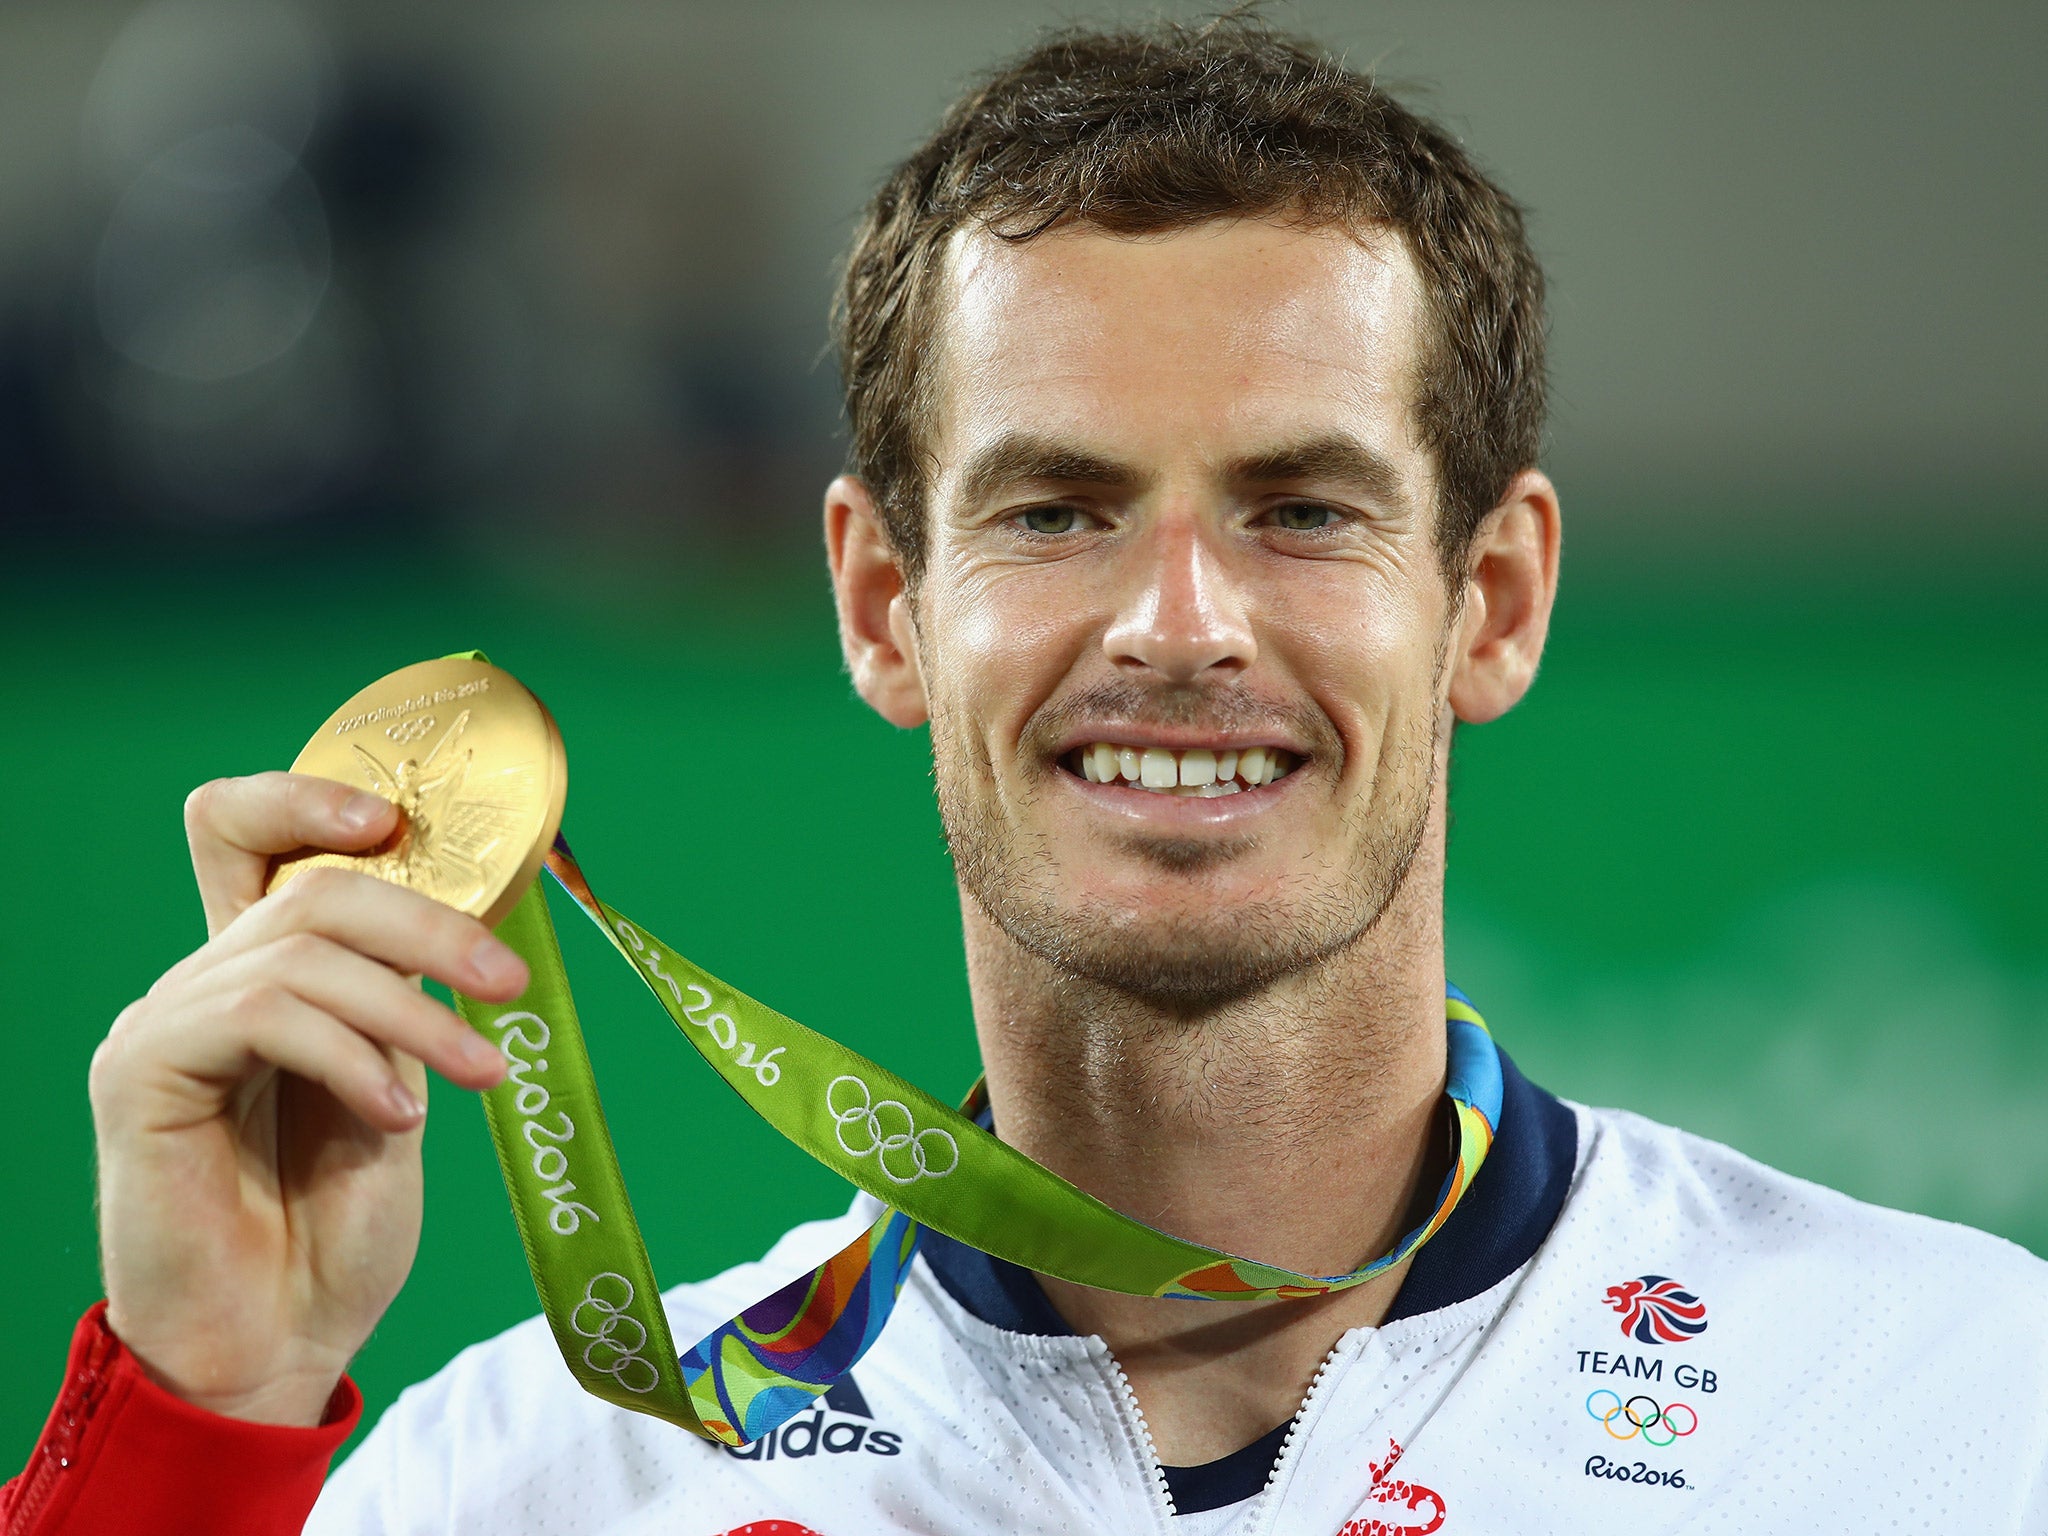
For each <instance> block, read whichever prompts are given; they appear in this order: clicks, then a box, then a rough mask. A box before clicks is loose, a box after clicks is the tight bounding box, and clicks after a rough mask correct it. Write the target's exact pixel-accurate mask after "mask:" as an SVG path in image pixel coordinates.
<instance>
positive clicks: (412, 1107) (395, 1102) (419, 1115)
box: [384, 1083, 427, 1125]
mask: <svg viewBox="0 0 2048 1536" xmlns="http://www.w3.org/2000/svg"><path fill="white" fill-rule="evenodd" d="M384 1102H385V1103H387V1104H389V1105H390V1106H391V1107H392V1109H393V1110H395V1111H396V1112H397V1114H398V1118H399V1120H400V1121H401V1122H403V1123H404V1124H406V1125H417V1124H418V1123H419V1122H420V1121H421V1120H423V1119H425V1118H426V1114H427V1106H426V1105H424V1104H422V1103H421V1102H420V1101H419V1098H418V1097H417V1096H416V1095H415V1094H414V1093H413V1091H412V1090H411V1089H410V1088H408V1087H406V1086H405V1084H403V1083H393V1084H392V1085H391V1086H390V1087H389V1088H388V1089H386V1090H385V1092H384Z"/></svg>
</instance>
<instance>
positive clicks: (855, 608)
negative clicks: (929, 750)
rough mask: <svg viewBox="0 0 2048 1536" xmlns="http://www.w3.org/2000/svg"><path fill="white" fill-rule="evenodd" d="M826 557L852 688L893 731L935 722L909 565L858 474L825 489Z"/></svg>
mask: <svg viewBox="0 0 2048 1536" xmlns="http://www.w3.org/2000/svg"><path fill="white" fill-rule="evenodd" d="M825 557H826V559H827V561H828V562H829V563H830V564H831V567H832V596H833V599H834V600H835V601H836V602H837V604H838V607H839V648H840V650H841V651H842V652H844V653H845V656H846V670H847V671H848V672H850V673H852V674H853V686H854V688H855V690H856V691H857V692H858V693H859V694H860V696H861V697H862V698H864V699H866V700H867V701H868V704H869V705H870V707H872V708H873V709H874V711H875V713H876V714H878V715H880V716H881V717H882V718H883V719H884V720H886V721H888V722H889V723H890V724H891V725H896V726H903V727H906V728H907V727H909V726H913V725H922V724H923V723H924V722H925V720H926V719H927V718H929V716H930V713H931V712H930V710H929V709H927V708H926V705H925V697H924V677H923V675H922V674H921V673H920V672H919V671H918V666H917V634H916V631H915V629H914V628H913V627H912V624H911V613H910V594H909V591H908V589H907V587H906V586H905V584H904V579H903V562H902V561H901V560H900V559H899V558H898V557H897V554H896V547H895V545H894V544H892V543H891V542H890V540H889V531H888V529H887V528H886V527H885V526H884V525H883V522H882V515H881V513H879V512H878V511H876V510H875V503H874V498H873V497H871V496H870V495H869V494H868V488H867V487H866V486H865V485H863V484H861V482H860V481H858V480H856V479H854V478H853V476H851V475H841V476H840V477H839V478H838V479H836V480H834V481H833V482H832V483H831V484H830V485H828V486H826V487H825Z"/></svg>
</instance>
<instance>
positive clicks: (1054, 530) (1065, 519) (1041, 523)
mask: <svg viewBox="0 0 2048 1536" xmlns="http://www.w3.org/2000/svg"><path fill="white" fill-rule="evenodd" d="M1013 521H1014V522H1015V523H1016V524H1017V525H1018V526H1019V527H1020V528H1023V529H1024V530H1025V531H1027V532H1029V533H1041V534H1060V533H1072V532H1073V531H1074V530H1075V529H1076V528H1079V527H1080V526H1081V514H1080V512H1079V511H1078V510H1076V509H1075V508H1073V507H1065V506H1060V505H1059V504H1058V503H1054V504H1053V505H1052V506H1049V507H1027V508H1026V509H1025V510H1024V511H1022V512H1019V513H1018V514H1017V516H1016V517H1015V518H1014V519H1013Z"/></svg>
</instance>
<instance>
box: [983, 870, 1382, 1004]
mask: <svg viewBox="0 0 2048 1536" xmlns="http://www.w3.org/2000/svg"><path fill="white" fill-rule="evenodd" d="M991 915H992V916H994V917H995V918H996V921H997V922H998V923H999V924H1000V925H1001V926H1002V927H1003V928H1004V929H1005V931H1006V932H1008V934H1009V936H1010V937H1011V938H1012V939H1013V940H1015V941H1017V942H1018V943H1019V944H1020V945H1021V946H1022V947H1023V948H1025V949H1027V950H1030V951H1032V952H1033V953H1035V954H1036V955H1038V957H1039V958H1040V959H1042V960H1045V961H1047V962H1048V963H1050V964H1052V965H1053V966H1055V967H1057V968H1058V969H1059V970H1061V971H1063V972H1065V973H1066V974H1068V975H1070V976H1074V977H1077V978H1079V979H1081V980H1084V981H1089V982H1093V983H1094V984H1095V985H1097V986H1100V987H1103V988H1106V989H1107V990H1109V991H1112V992H1116V993H1120V994H1122V995H1124V996H1127V997H1130V998H1132V999H1134V1000H1136V1001H1139V1002H1142V1003H1144V1004H1146V1005H1147V1006H1149V1007H1151V1008H1154V1009H1156V1010H1158V1011H1160V1012H1163V1013H1168V1014H1177V1015H1182V1016H1188V1017H1193V1016H1196V1015H1201V1014H1207V1013H1212V1012H1214V1011H1215V1010H1217V1009H1219V1008H1223V1007H1227V1006H1228V1005H1230V1004H1231V1003H1234V1002H1237V1001H1239V1000H1241V999H1243V998H1246V997H1249V996H1251V995H1252V994H1254V993H1256V992H1259V991H1261V990H1262V989H1264V988H1266V987H1269V986H1271V985H1273V983H1275V982H1277V981H1280V980H1282V979H1284V978H1285V977H1288V976H1291V975H1294V974H1296V973H1298V972H1300V971H1302V970H1305V969H1307V968H1309V967H1311V966H1313V965H1315V964H1317V963H1319V962H1320V961H1322V960H1324V959H1326V958H1328V957H1329V956H1330V955H1332V954H1334V953H1335V952H1337V951H1338V950H1340V949H1343V948H1345V947H1346V946H1347V945H1349V944H1350V943H1351V942H1352V941H1353V940H1355V939H1356V938H1357V937H1358V934H1359V932H1360V931H1362V929H1363V927H1364V926H1365V925H1364V923H1363V922H1353V923H1345V924H1341V925H1337V927H1336V928H1335V930H1334V931H1332V929H1331V928H1330V927H1329V926H1326V925H1323V924H1316V923H1309V924H1307V925H1304V923H1303V921H1302V919H1303V917H1304V913H1303V912H1302V910H1301V908H1300V907H1299V905H1290V906H1289V907H1286V908H1277V907H1274V906H1271V905H1268V904H1265V903H1240V904H1225V903H1221V902H1215V901H1208V902H1202V903H1199V904H1190V903H1189V902H1187V901H1185V900H1172V899H1162V900H1157V901H1155V902H1152V903H1148V904H1146V905H1145V906H1144V907H1142V908H1141V909H1140V910H1138V911H1132V910H1131V909H1130V908H1129V907H1128V906H1125V905H1122V904H1116V905H1110V904H1101V903H1082V904H1079V905H1077V906H1074V907H1070V908H1067V909H1065V910H1063V911H1061V912H1058V913H1052V912H1046V911H1043V910H1038V911H1033V910H1031V909H1029V908H1020V907H1019V906H1018V905H1017V904H1014V903H1004V904H1003V909H1002V910H999V911H995V912H992V913H991ZM1318 930H1320V931H1318Z"/></svg>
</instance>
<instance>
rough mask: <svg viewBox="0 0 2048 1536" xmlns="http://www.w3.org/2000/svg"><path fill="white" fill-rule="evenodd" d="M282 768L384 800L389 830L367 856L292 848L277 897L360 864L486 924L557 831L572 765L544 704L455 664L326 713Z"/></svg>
mask: <svg viewBox="0 0 2048 1536" xmlns="http://www.w3.org/2000/svg"><path fill="white" fill-rule="evenodd" d="M292 772H294V773H308V774H312V775H314V776H315V777H318V778H323V779H336V780H339V781H340V782H341V783H343V784H347V785H349V786H350V787H351V788H356V789H367V790H369V791H370V792H371V793H372V794H377V795H382V796H383V797H384V798H385V799H386V800H389V801H391V802H392V803H393V804H394V805H396V806H397V807H398V809H399V811H400V813H401V814H400V819H399V826H398V831H397V832H396V833H394V834H393V835H392V836H391V838H390V839H389V840H387V841H386V842H385V843H383V844H382V845H380V846H379V847H376V848H373V849H371V850H370V851H369V852H367V853H359V854H358V853H312V852H308V853H297V854H291V855H288V856H287V857H285V858H282V859H280V860H279V861H278V863H277V868H276V870H275V871H274V872H273V873H272V875H271V877H270V889H272V890H273V891H274V890H276V889H277V888H278V887H279V886H280V885H282V884H284V882H285V881H287V880H289V879H291V878H292V877H293V876H294V875H297V874H301V873H303V872H304V871H306V870H309V869H315V868H318V867H319V866H321V865H323V864H330V865H335V866H337V867H339V868H342V869H356V870H361V871H362V872H363V873H364V874H366V875H375V876H376V877H377V878H378V879H380V880H389V881H390V882H391V883H392V884H393V885H402V886H405V887H407V888H408V889H410V890H415V891H418V892H419V893H420V894H421V895H423V896H431V897H433V898H434V900H436V901H439V902H445V903H446V904H447V905H449V906H451V907H454V908H456V909H457V910H458V911H461V912H467V913H469V914H470V915H471V916H472V917H479V918H482V919H483V920H484V921H485V922H486V923H491V924H495V923H496V922H497V921H498V919H499V918H501V917H503V916H504V915H505V914H506V913H507V912H509V911H511V910H512V908H513V906H514V905H515V904H517V902H518V900H519V898H520V896H522V895H523V894H524V893H525V891H526V887H527V886H528V884H529V883H531V881H532V880H533V877H534V876H535V875H537V874H539V873H540V866H541V860H542V859H544V858H545V857H546V856H547V851H548V848H549V846H550V845H551V844H552V843H553V842H554V840H555V832H556V830H557V829H558V828H559V827H560V826H561V824H562V802H563V800H564V799H565V798H566V796H567V794H568V791H569V762H568V758H567V756H566V754H565V753H564V752H563V750H562V736H561V732H559V731H558V730H556V729H555V721H554V717H553V716H552V715H550V714H549V713H548V712H547V706H545V705H544V704H542V703H541V701H540V700H539V699H537V698H535V697H534V696H533V695H532V694H530V693H528V692H527V691H526V689H525V688H523V687H522V686H521V685H520V683H519V681H518V679H517V678H515V677H513V676H512V675H511V674H510V673H509V672H501V671H500V670H498V668H496V667H494V666H492V665H491V664H490V663H488V662H484V661H475V660H471V659H468V658H464V657H450V658H448V659H446V660H443V661H422V662H419V663H418V664H416V665H414V666H410V667H402V668H400V669H399V670H398V671H396V672H393V673H392V674H391V675H390V676H388V677H381V678H379V679H378V680H377V681H376V682H374V683H372V684H370V686H369V687H367V688H365V689H364V690H363V691H362V692H361V693H359V694H357V695H356V696H355V697H354V698H352V699H350V700H349V701H348V702H347V703H346V704H344V705H342V706H341V708H340V709H338V710H336V711H335V712H334V714H333V715H332V716H330V717H329V719H328V721H327V723H326V724H325V725H323V726H321V727H320V730H319V733H318V734H317V735H315V736H314V738H313V739H312V740H311V741H309V742H307V743H306V750H305V751H303V752H301V753H300V754H299V756H298V760H297V761H296V762H294V763H293V764H292Z"/></svg>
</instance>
